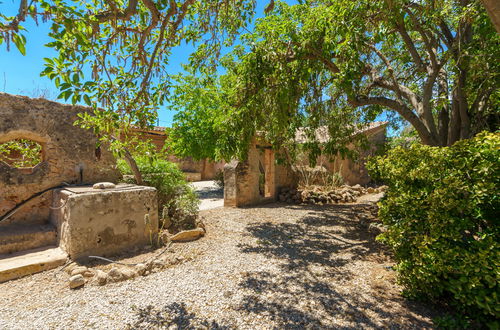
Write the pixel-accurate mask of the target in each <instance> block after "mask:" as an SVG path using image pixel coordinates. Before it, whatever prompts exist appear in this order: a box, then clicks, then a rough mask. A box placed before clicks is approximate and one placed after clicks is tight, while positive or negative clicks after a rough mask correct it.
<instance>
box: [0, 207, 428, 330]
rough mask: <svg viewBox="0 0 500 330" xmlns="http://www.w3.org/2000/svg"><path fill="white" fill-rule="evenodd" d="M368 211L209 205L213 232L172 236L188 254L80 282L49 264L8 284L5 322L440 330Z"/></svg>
mask: <svg viewBox="0 0 500 330" xmlns="http://www.w3.org/2000/svg"><path fill="white" fill-rule="evenodd" d="M372 213H373V207H370V206H369V204H364V205H360V204H357V205H354V204H351V205H333V206H322V207H318V206H315V207H308V206H287V205H284V204H269V205H265V206H261V207H256V208H246V209H232V208H219V209H214V210H209V211H204V212H202V214H203V216H204V217H205V222H206V226H207V230H208V232H207V235H206V236H205V237H204V238H202V239H200V240H198V241H196V242H191V243H184V244H175V245H173V247H172V250H171V251H170V252H169V253H167V254H168V258H176V260H179V262H180V263H178V264H177V265H175V266H171V267H169V268H166V269H163V270H161V271H159V272H157V273H153V274H150V275H148V276H146V277H140V278H136V279H133V280H129V281H125V282H120V283H113V284H108V285H105V286H102V287H99V286H97V285H86V286H85V287H84V288H82V289H80V290H74V291H73V290H69V289H68V288H67V282H66V281H65V279H67V275H66V274H65V273H64V272H60V273H58V274H57V277H54V274H56V272H57V270H53V271H49V272H45V273H41V274H35V275H33V276H29V277H25V278H22V279H19V280H16V281H11V282H7V283H3V284H0V328H1V329H48V328H58V329H62V328H66V329H68V328H71V329H82V328H101V329H123V328H141V329H143V328H151V329H156V328H171V329H199V328H206V329H233V328H237V329H283V328H286V329H319V328H322V329H328V328H336V329H338V328H346V329H347V328H357V329H359V328H368V329H369V328H418V329H421V328H430V327H432V322H431V317H432V316H434V315H433V313H432V312H431V311H430V310H429V309H427V308H425V307H424V306H421V305H418V304H416V303H412V302H409V301H407V300H405V299H404V298H402V297H401V295H400V288H399V287H398V286H397V285H396V284H395V274H394V271H392V270H391V269H390V266H391V265H392V264H393V263H392V261H391V258H390V256H389V255H388V254H387V252H386V251H385V250H384V249H383V247H382V246H380V245H379V244H378V243H376V242H375V241H374V236H373V235H372V234H370V233H368V231H367V229H366V225H362V223H363V221H362V219H366V218H367V217H370V214H372ZM360 219H361V221H360ZM139 257H142V256H138V257H135V258H139Z"/></svg>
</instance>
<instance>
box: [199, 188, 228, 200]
mask: <svg viewBox="0 0 500 330" xmlns="http://www.w3.org/2000/svg"><path fill="white" fill-rule="evenodd" d="M196 194H197V195H198V198H199V199H221V198H224V190H223V189H222V188H218V187H216V188H212V187H204V188H197V189H196Z"/></svg>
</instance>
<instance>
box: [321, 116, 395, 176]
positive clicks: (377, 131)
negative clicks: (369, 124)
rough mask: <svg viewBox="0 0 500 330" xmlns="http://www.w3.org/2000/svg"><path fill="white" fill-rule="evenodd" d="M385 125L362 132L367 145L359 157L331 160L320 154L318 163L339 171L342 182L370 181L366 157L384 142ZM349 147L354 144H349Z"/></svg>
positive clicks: (333, 171)
mask: <svg viewBox="0 0 500 330" xmlns="http://www.w3.org/2000/svg"><path fill="white" fill-rule="evenodd" d="M386 127H387V125H385V124H384V125H381V126H377V127H374V128H371V129H369V130H366V131H364V132H363V133H362V134H364V135H365V136H366V138H367V140H368V143H369V147H368V149H366V150H361V151H360V155H359V159H358V160H352V159H349V158H344V159H342V157H340V155H339V156H337V157H335V158H334V159H333V160H331V159H330V157H328V156H321V157H319V158H318V162H317V163H318V164H322V165H323V166H324V167H325V168H326V169H327V170H328V171H329V172H330V173H337V172H339V173H340V174H341V176H342V178H343V179H344V183H346V184H349V185H356V184H361V185H365V184H368V183H369V182H370V181H371V178H370V176H369V175H368V170H367V169H366V166H365V164H366V159H367V158H368V157H369V156H372V155H374V154H375V152H376V151H377V149H378V148H379V146H380V145H381V144H383V143H384V142H385V138H386ZM349 147H350V148H351V149H354V146H353V145H352V144H351V145H349Z"/></svg>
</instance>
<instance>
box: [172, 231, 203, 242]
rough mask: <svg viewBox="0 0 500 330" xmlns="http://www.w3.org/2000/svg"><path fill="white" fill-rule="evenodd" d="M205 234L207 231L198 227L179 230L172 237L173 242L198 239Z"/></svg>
mask: <svg viewBox="0 0 500 330" xmlns="http://www.w3.org/2000/svg"><path fill="white" fill-rule="evenodd" d="M204 235H205V231H204V230H203V229H201V228H196V229H192V230H183V231H181V232H178V233H177V234H175V235H174V236H171V237H170V240H171V241H172V242H189V241H194V240H197V239H198V238H200V237H202V236H204Z"/></svg>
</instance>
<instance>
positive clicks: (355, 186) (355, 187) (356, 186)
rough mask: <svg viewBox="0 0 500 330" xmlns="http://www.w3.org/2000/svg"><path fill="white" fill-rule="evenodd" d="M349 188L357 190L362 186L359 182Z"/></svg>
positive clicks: (360, 189)
mask: <svg viewBox="0 0 500 330" xmlns="http://www.w3.org/2000/svg"><path fill="white" fill-rule="evenodd" d="M351 189H352V190H356V191H359V192H361V191H363V187H361V185H359V184H357V185H354V186H352V187H351Z"/></svg>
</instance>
